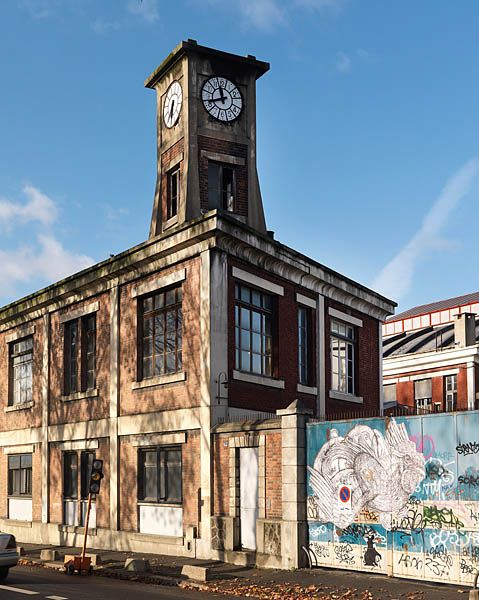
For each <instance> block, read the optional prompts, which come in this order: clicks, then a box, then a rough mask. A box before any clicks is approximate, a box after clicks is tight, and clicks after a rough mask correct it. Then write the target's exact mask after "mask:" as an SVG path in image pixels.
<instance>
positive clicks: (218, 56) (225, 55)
mask: <svg viewBox="0 0 479 600" xmlns="http://www.w3.org/2000/svg"><path fill="white" fill-rule="evenodd" d="M188 54H197V55H202V56H204V57H205V58H207V57H211V58H212V59H214V60H224V61H225V62H228V63H231V64H235V65H236V68H237V69H238V70H240V69H241V67H243V68H246V69H247V70H248V71H249V72H251V71H252V70H254V71H256V79H258V78H259V77H261V76H262V75H264V74H265V73H266V72H267V71H269V63H267V62H264V61H261V60H257V59H256V57H255V56H251V55H248V56H238V55H237V54H231V53H230V52H223V51H221V50H215V49H212V48H208V47H207V46H200V45H199V44H198V43H197V42H196V40H191V39H190V40H186V41H182V42H180V43H179V44H178V45H177V46H176V48H175V49H174V50H173V51H172V52H170V54H169V55H168V56H167V57H166V58H165V60H164V61H163V62H162V63H161V65H160V66H159V67H158V68H157V69H155V70H154V71H153V73H152V74H151V75H150V76H149V77H148V78H147V79H146V80H145V87H147V88H150V89H154V88H155V86H156V85H157V83H158V81H160V79H161V78H162V77H163V76H164V75H165V73H167V72H168V71H170V70H171V68H172V67H173V66H174V64H175V63H177V62H178V61H179V60H181V58H182V57H183V56H185V55H188Z"/></svg>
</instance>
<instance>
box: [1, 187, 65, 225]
mask: <svg viewBox="0 0 479 600" xmlns="http://www.w3.org/2000/svg"><path fill="white" fill-rule="evenodd" d="M23 193H24V194H25V196H26V197H27V200H28V201H27V202H26V204H19V203H16V202H12V201H10V200H7V199H5V198H0V225H2V224H3V225H4V226H6V227H7V228H10V227H11V226H12V225H13V223H14V222H15V221H20V222H21V223H27V222H29V221H37V222H39V223H42V224H43V225H51V224H52V223H53V222H54V221H55V219H56V218H57V215H58V211H57V208H56V206H55V203H54V202H53V200H52V199H51V198H49V197H48V196H47V195H46V194H44V193H43V192H41V191H40V190H39V189H38V188H36V187H34V186H33V185H26V186H25V187H24V188H23Z"/></svg>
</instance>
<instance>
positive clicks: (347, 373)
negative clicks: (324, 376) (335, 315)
mask: <svg viewBox="0 0 479 600" xmlns="http://www.w3.org/2000/svg"><path fill="white" fill-rule="evenodd" d="M355 354H356V351H355V332H354V327H353V326H352V325H348V324H347V323H342V322H341V321H336V320H331V389H332V390H334V391H336V392H343V393H344V394H354V393H355V381H354V379H355V378H354V370H355V360H356V356H355Z"/></svg>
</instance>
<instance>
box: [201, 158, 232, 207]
mask: <svg viewBox="0 0 479 600" xmlns="http://www.w3.org/2000/svg"><path fill="white" fill-rule="evenodd" d="M234 199H235V170H234V167H232V166H231V165H222V164H220V163H215V162H211V161H210V162H209V163H208V207H209V208H210V209H213V208H220V209H222V210H227V211H230V212H231V211H233V210H234Z"/></svg>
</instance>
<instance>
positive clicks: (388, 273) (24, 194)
mask: <svg viewBox="0 0 479 600" xmlns="http://www.w3.org/2000/svg"><path fill="white" fill-rule="evenodd" d="M478 24H479V2H477V0H461V2H451V0H421V2H417V0H401V2H384V1H379V0H378V1H376V0H283V1H280V0H236V1H235V2H224V1H221V0H176V1H175V2H171V1H168V2H167V1H166V0H0V69H1V79H0V306H1V305H5V304H7V303H9V302H11V301H13V300H15V299H16V298H19V297H22V296H24V295H26V294H29V293H31V292H34V291H35V290H37V289H39V288H41V287H44V286H46V285H48V284H50V283H53V282H54V281H56V280H58V279H60V278H63V277H64V276H66V275H69V274H72V273H74V272H76V271H78V270H80V269H82V268H84V267H86V266H88V265H90V264H93V263H94V262H98V261H101V260H103V259H105V258H107V257H108V256H109V255H110V254H116V253H118V252H121V251H122V250H126V249H127V248H129V247H131V246H134V245H136V244H138V243H141V242H142V241H144V240H146V239H147V237H148V229H149V223H150V218H151V208H152V202H153V194H154V189H155V177H156V147H155V144H156V131H155V128H156V114H155V111H156V100H155V94H154V92H153V91H152V90H148V89H146V88H144V85H143V83H144V80H145V79H146V77H147V76H148V75H149V74H150V73H151V72H152V71H154V69H155V68H156V67H157V66H158V65H159V64H160V63H161V62H162V60H163V58H164V57H165V56H166V55H167V54H168V53H169V52H170V51H171V50H172V49H173V48H174V47H175V46H176V45H177V44H178V42H180V41H181V40H183V39H188V38H193V39H196V40H197V41H198V43H200V44H203V45H206V46H211V47H214V48H219V49H222V50H225V51H229V52H234V53H237V54H241V55H247V54H253V55H255V56H256V57H257V58H258V59H260V60H265V61H268V62H270V63H271V70H270V71H269V72H268V73H267V74H266V75H265V76H263V77H262V78H261V79H260V80H259V81H258V89H257V125H258V171H259V176H260V184H261V190H262V196H263V202H264V208H265V214H266V219H267V225H268V228H269V229H272V230H274V231H275V237H276V239H278V240H280V241H281V242H283V243H285V244H287V245H289V246H291V247H293V248H295V249H297V250H299V251H301V252H303V253H305V254H307V255H308V256H310V257H312V258H314V259H315V260H317V261H319V262H321V263H323V264H325V265H327V266H329V267H331V268H333V269H335V270H337V271H339V272H341V273H343V274H344V275H346V276H348V277H350V278H352V279H354V280H357V281H359V282H360V283H362V284H363V285H367V286H369V287H372V288H373V289H375V290H377V291H378V292H380V293H382V294H384V295H386V296H387V297H389V298H391V299H393V300H395V301H396V302H398V304H399V308H398V310H405V309H407V308H409V307H412V306H416V305H418V304H423V303H426V302H430V301H434V300H438V299H442V298H449V297H452V296H456V295H460V294H465V293H468V292H473V291H477V290H479V282H478V281H477V275H475V274H474V273H475V269H474V266H473V265H474V264H475V257H476V256H477V254H478V251H479V236H477V234H476V230H477V224H476V218H478V217H479V212H478V199H479V135H478V134H479V121H478V116H479V78H478V77H477V71H478V59H479V36H478V35H477V29H478Z"/></svg>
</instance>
